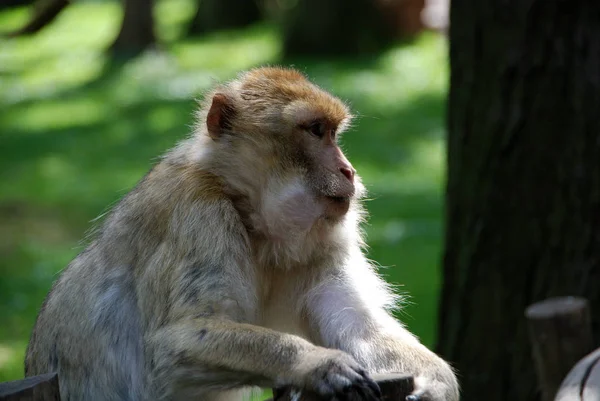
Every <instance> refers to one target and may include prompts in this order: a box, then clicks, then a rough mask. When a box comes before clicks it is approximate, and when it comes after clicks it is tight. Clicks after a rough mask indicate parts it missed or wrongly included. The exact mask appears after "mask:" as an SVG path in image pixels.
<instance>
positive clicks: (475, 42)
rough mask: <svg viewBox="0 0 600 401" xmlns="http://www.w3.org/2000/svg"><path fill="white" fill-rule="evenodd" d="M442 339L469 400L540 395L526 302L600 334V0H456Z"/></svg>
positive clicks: (515, 399) (444, 351)
mask: <svg viewBox="0 0 600 401" xmlns="http://www.w3.org/2000/svg"><path fill="white" fill-rule="evenodd" d="M450 64H451V79H450V95H449V109H448V113H449V119H448V128H449V133H448V184H447V194H446V196H447V198H446V202H447V203H446V205H447V211H446V213H447V216H446V219H447V221H446V224H447V228H446V230H447V231H446V243H445V255H444V287H443V291H442V297H441V301H440V319H439V326H438V328H439V344H438V351H439V352H440V353H441V354H442V355H444V356H445V357H446V358H448V359H449V360H450V361H452V362H453V363H454V366H455V367H456V368H457V369H458V371H459V372H460V377H461V382H462V388H463V400H466V401H470V400H473V401H475V400H480V399H481V398H485V399H486V400H490V401H496V400H497V401H500V400H502V401H505V400H511V401H525V400H527V401H530V400H533V399H536V397H539V392H538V390H537V384H536V381H535V376H534V368H533V362H532V358H531V347H530V345H529V343H528V339H527V332H526V322H525V319H524V315H523V312H524V309H525V307H526V306H527V305H528V304H530V303H532V302H534V301H539V300H542V299H544V298H546V297H548V296H559V295H581V296H584V297H587V298H588V299H589V300H590V301H591V309H592V314H593V316H595V318H594V320H593V328H594V336H595V342H596V346H597V345H598V344H599V342H598V340H599V334H600V330H599V329H600V327H599V323H600V3H598V2H596V1H592V0H586V1H575V2H569V1H552V2H547V1H543V0H526V1H516V0H512V1H510V0H509V1H499V0H496V1H491V2H481V1H479V0H456V1H452V3H451V17H450Z"/></svg>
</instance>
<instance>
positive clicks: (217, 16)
mask: <svg viewBox="0 0 600 401" xmlns="http://www.w3.org/2000/svg"><path fill="white" fill-rule="evenodd" d="M260 19H261V11H260V9H259V7H258V5H257V4H256V1H255V0H199V1H198V8H197V9H196V14H195V15H194V18H193V19H192V22H191V24H190V27H189V29H188V35H190V36H194V35H200V34H203V33H207V32H213V31H218V30H223V29H235V28H243V27H245V26H248V25H250V24H253V23H255V22H258V21H260Z"/></svg>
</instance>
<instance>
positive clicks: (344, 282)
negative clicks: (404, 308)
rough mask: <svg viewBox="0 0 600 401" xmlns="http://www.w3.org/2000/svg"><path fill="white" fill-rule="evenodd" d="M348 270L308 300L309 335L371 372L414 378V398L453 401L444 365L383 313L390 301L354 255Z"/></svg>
mask: <svg viewBox="0 0 600 401" xmlns="http://www.w3.org/2000/svg"><path fill="white" fill-rule="evenodd" d="M350 260H351V262H352V265H351V266H350V265H349V266H345V267H344V268H342V269H340V270H339V271H338V272H337V274H336V276H335V278H333V277H332V279H330V280H324V281H322V282H321V283H320V284H319V286H317V287H316V288H315V289H314V290H313V292H312V293H311V294H310V296H309V297H308V298H307V299H308V305H307V310H308V311H309V313H310V315H311V316H310V317H309V320H310V322H311V325H312V327H313V333H312V334H313V336H314V337H315V338H316V339H318V343H319V344H322V345H323V346H325V347H330V348H337V349H341V350H343V351H346V352H348V353H349V354H351V355H352V356H354V357H355V358H356V360H357V361H359V363H361V364H362V365H363V366H365V367H366V368H367V369H368V370H369V371H370V372H372V373H384V372H402V373H410V374H412V375H414V376H415V383H416V392H415V393H416V394H420V395H423V398H424V399H427V400H434V401H443V400H447V401H456V400H458V383H457V381H456V377H455V375H454V372H453V371H452V369H451V368H450V366H449V365H448V364H447V363H446V362H445V361H444V360H442V359H441V358H440V357H438V356H437V355H436V354H435V353H433V352H431V351H430V350H429V349H427V348H426V347H425V346H424V345H422V344H421V343H420V342H419V341H418V339H417V338H416V337H415V336H414V335H412V334H411V333H410V332H409V331H408V330H407V329H406V328H404V327H403V326H402V324H401V323H400V322H398V321H397V320H396V319H394V318H393V316H392V315H391V314H390V313H389V312H388V310H387V309H388V307H389V306H391V304H393V303H394V302H395V299H394V296H393V295H392V293H391V292H390V291H389V289H388V288H387V285H386V284H385V282H384V281H383V280H382V279H380V278H379V277H378V275H377V274H376V273H375V272H374V271H373V269H372V267H371V266H370V264H369V263H368V261H367V260H366V258H364V256H363V255H362V253H360V251H359V250H357V251H356V254H354V255H353V257H352V258H350Z"/></svg>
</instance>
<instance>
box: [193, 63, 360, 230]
mask: <svg viewBox="0 0 600 401" xmlns="http://www.w3.org/2000/svg"><path fill="white" fill-rule="evenodd" d="M350 119H351V115H350V113H349V111H348V108H347V107H346V105H345V104H344V103H343V102H341V101H340V100H339V99H337V98H336V97H334V96H332V95H330V94H329V93H327V92H325V91H324V90H322V89H320V88H318V87H317V86H316V85H314V84H312V83H311V82H309V81H308V80H307V79H306V78H305V77H304V75H302V74H300V73H299V72H297V71H295V70H291V69H281V68H259V69H255V70H251V71H249V72H247V73H245V74H243V75H242V76H241V77H240V78H239V79H237V80H235V81H232V82H230V83H228V84H225V85H223V86H221V87H219V88H217V89H216V90H215V91H213V92H212V93H211V94H210V95H209V96H208V97H207V99H206V106H205V107H204V108H203V112H202V113H201V114H200V122H201V124H202V125H203V127H200V130H201V134H202V136H203V137H204V139H205V142H206V147H207V149H209V152H208V154H209V156H208V157H209V159H210V160H211V166H212V168H213V171H215V172H216V174H217V175H219V176H221V177H222V178H223V181H224V182H225V183H226V185H227V186H229V187H230V190H231V192H232V193H235V194H236V195H241V196H242V197H244V198H246V199H247V200H248V202H247V203H248V204H249V205H250V206H249V209H251V210H250V212H252V213H255V214H257V215H259V216H260V218H254V219H253V220H254V224H255V225H256V226H259V227H261V226H262V228H265V229H266V230H267V231H269V232H270V233H271V234H277V233H281V231H286V230H294V229H295V230H298V229H300V230H307V229H310V228H311V227H312V226H313V225H314V224H315V223H316V222H318V221H324V222H325V223H323V224H335V223H338V222H340V221H342V220H344V219H345V217H346V215H347V213H348V211H349V209H351V205H352V204H354V203H355V200H356V199H358V198H359V197H360V196H361V194H362V192H363V191H364V189H363V186H362V185H361V183H360V180H359V178H358V177H357V175H356V171H355V170H354V168H353V167H352V165H351V164H350V162H349V161H348V159H346V157H345V156H344V154H343V152H342V150H341V149H340V146H339V144H338V140H339V138H340V134H341V133H342V132H343V131H344V129H345V128H346V127H347V126H348V124H349V122H350ZM258 220H261V221H258Z"/></svg>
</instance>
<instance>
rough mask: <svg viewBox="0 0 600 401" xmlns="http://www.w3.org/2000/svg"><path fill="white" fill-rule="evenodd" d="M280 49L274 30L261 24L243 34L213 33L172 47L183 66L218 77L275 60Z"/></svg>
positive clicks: (228, 76) (220, 78) (219, 78)
mask: <svg viewBox="0 0 600 401" xmlns="http://www.w3.org/2000/svg"><path fill="white" fill-rule="evenodd" d="M279 51H280V43H279V41H278V40H277V37H276V36H275V35H274V32H273V29H272V28H271V29H270V28H269V27H261V26H258V27H253V28H251V29H249V30H246V31H244V33H241V32H240V33H237V32H223V33H215V34H212V35H210V36H207V37H205V38H203V39H202V40H199V41H185V42H182V43H179V44H177V45H175V46H174V48H173V52H174V53H175V54H176V55H177V57H178V59H179V61H180V63H181V64H180V65H181V67H182V69H184V70H198V69H199V70H204V71H207V70H208V71H210V72H211V74H212V75H213V76H214V78H215V79H218V80H222V79H226V78H230V77H231V76H233V75H235V74H236V73H238V72H239V71H241V70H245V69H248V68H251V67H254V66H257V65H262V64H269V63H276V59H277V56H278V54H279Z"/></svg>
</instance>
